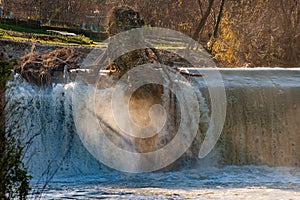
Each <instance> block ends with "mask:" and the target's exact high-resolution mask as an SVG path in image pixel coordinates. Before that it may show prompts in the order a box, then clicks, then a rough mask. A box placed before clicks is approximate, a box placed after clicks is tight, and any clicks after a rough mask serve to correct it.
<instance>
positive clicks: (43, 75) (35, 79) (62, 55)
mask: <svg viewBox="0 0 300 200" xmlns="http://www.w3.org/2000/svg"><path fill="white" fill-rule="evenodd" d="M80 59H81V55H80V53H78V52H75V51H74V49H71V48H61V49H56V50H54V51H51V52H49V53H45V54H39V53H37V52H32V53H29V54H27V55H25V56H23V57H21V58H20V59H19V61H18V67H17V68H16V69H15V71H16V72H17V73H19V74H21V75H22V77H23V78H25V79H26V80H27V81H28V82H30V83H35V84H36V85H38V86H42V85H46V84H49V83H51V77H52V75H53V73H54V72H56V71H60V72H64V70H65V69H67V70H71V69H76V68H78V67H79V66H78V63H79V61H80Z"/></svg>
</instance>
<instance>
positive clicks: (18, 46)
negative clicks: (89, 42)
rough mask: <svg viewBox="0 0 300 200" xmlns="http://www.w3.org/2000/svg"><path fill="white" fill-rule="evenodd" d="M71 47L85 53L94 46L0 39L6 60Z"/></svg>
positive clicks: (0, 49)
mask: <svg viewBox="0 0 300 200" xmlns="http://www.w3.org/2000/svg"><path fill="white" fill-rule="evenodd" d="M64 47H65V48H72V49H74V50H76V51H78V52H79V53H81V54H83V55H87V54H88V53H89V52H90V51H91V50H92V49H93V48H95V47H87V46H72V45H58V44H41V43H38V42H37V43H33V42H24V41H14V40H8V39H0V53H4V54H6V56H7V59H8V60H17V59H19V58H21V57H22V56H25V55H27V54H28V53H31V52H38V53H41V54H44V53H48V52H50V51H53V50H55V49H58V48H64Z"/></svg>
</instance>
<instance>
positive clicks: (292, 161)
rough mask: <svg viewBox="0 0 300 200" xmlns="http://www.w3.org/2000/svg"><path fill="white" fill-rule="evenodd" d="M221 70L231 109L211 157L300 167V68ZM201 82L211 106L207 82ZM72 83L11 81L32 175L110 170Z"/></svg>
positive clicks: (229, 161)
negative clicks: (89, 135)
mask: <svg viewBox="0 0 300 200" xmlns="http://www.w3.org/2000/svg"><path fill="white" fill-rule="evenodd" d="M201 70H202V71H203V72H204V74H205V70H216V69H201ZM218 70H219V72H220V74H221V76H222V79H223V82H224V86H225V91H226V100H227V112H226V119H225V123H224V128H223V130H222V133H221V137H220V138H219V141H218V143H217V145H216V147H215V148H214V151H213V153H212V155H208V156H209V157H214V156H216V158H213V160H217V163H218V164H220V165H268V166H291V167H295V166H299V164H300V151H299V149H300V132H299V130H300V129H299V128H300V127H299V126H300V125H299V123H298V121H299V120H298V119H299V117H300V82H299V80H300V70H299V69H281V68H279V69H276V68H274V69H272V68H259V69H218ZM195 79H198V78H197V77H196V78H195ZM197 82H198V84H199V90H200V91H201V93H202V94H203V97H204V98H205V99H206V103H207V105H208V108H209V109H210V106H211V105H210V100H209V98H210V97H209V91H208V90H207V87H206V84H205V81H204V80H199V81H197ZM72 84H73V83H72V82H70V83H68V84H60V83H58V84H55V85H53V86H52V87H50V88H38V87H36V86H33V85H30V84H28V83H27V82H25V81H23V80H22V78H21V77H16V79H15V80H14V81H11V82H10V83H8V91H7V97H8V99H10V101H11V102H12V103H11V105H14V106H16V105H17V107H18V112H17V113H18V115H17V116H16V118H15V119H12V121H10V122H9V123H8V126H14V125H15V124H16V121H18V127H19V128H18V129H19V130H20V131H21V132H22V133H23V137H24V141H27V142H30V145H29V146H28V148H27V149H26V151H25V157H24V160H25V163H26V165H27V166H28V168H29V171H30V172H31V173H32V174H36V175H38V176H42V177H44V178H45V177H46V178H47V177H48V178H49V177H52V176H54V175H77V174H82V175H84V174H97V173H101V171H102V170H106V168H105V167H104V166H103V165H102V164H100V163H99V162H98V161H97V160H96V159H95V158H94V157H93V156H91V154H90V153H89V152H88V151H87V150H86V148H85V147H84V145H83V144H82V142H81V140H80V138H79V136H78V134H77V130H76V127H75V125H74V120H73V113H72V109H73V108H72V103H71V101H72V95H73V86H72ZM208 115H209V112H208ZM20 119H22V120H20ZM196 149H197V150H198V149H199V148H196ZM215 152H217V153H215ZM194 155H197V152H194ZM199 162H200V163H201V159H200V160H199ZM184 167H190V166H183V168H184Z"/></svg>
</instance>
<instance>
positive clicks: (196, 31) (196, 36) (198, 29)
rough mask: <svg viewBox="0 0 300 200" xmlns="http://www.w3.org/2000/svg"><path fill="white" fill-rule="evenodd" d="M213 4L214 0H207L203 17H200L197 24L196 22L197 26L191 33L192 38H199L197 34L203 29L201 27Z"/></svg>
mask: <svg viewBox="0 0 300 200" xmlns="http://www.w3.org/2000/svg"><path fill="white" fill-rule="evenodd" d="M213 4H214V0H209V2H208V7H207V9H206V11H205V13H204V15H203V17H202V18H201V20H200V22H199V24H198V26H197V28H196V30H195V32H194V35H193V39H194V40H198V39H199V37H200V35H199V34H200V32H201V30H202V29H203V27H204V26H205V24H206V21H207V18H208V16H209V14H210V12H211V8H212V6H213Z"/></svg>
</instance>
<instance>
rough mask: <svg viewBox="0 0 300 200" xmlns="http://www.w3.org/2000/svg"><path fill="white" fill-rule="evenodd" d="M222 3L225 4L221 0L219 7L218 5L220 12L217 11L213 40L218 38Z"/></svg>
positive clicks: (223, 0)
mask: <svg viewBox="0 0 300 200" xmlns="http://www.w3.org/2000/svg"><path fill="white" fill-rule="evenodd" d="M224 3H225V0H222V2H221V5H220V11H219V15H218V19H217V23H216V27H215V31H214V38H217V37H218V31H219V26H220V22H221V19H222V14H223V9H224Z"/></svg>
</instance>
